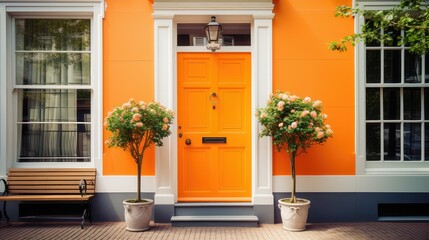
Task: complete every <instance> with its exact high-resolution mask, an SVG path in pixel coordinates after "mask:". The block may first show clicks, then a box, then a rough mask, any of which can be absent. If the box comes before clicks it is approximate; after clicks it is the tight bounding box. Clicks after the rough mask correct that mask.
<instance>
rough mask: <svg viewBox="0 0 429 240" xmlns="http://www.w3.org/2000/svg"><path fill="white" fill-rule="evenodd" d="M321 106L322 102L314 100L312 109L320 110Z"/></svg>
mask: <svg viewBox="0 0 429 240" xmlns="http://www.w3.org/2000/svg"><path fill="white" fill-rule="evenodd" d="M321 106H322V101H320V100H316V101H315V102H314V103H313V107H314V108H320V107H321Z"/></svg>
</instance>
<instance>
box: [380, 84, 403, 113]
mask: <svg viewBox="0 0 429 240" xmlns="http://www.w3.org/2000/svg"><path fill="white" fill-rule="evenodd" d="M399 101H400V92H399V89H398V88H385V89H384V90H383V110H384V111H383V118H384V119H385V120H399V117H400V114H399V113H400V104H399V103H400V102H399Z"/></svg>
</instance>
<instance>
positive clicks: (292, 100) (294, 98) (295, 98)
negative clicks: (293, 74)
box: [289, 95, 299, 102]
mask: <svg viewBox="0 0 429 240" xmlns="http://www.w3.org/2000/svg"><path fill="white" fill-rule="evenodd" d="M289 99H290V101H291V102H294V101H296V100H298V99H299V97H298V96H296V95H293V96H290V97H289Z"/></svg>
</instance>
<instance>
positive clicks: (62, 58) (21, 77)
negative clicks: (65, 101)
mask: <svg viewBox="0 0 429 240" xmlns="http://www.w3.org/2000/svg"><path fill="white" fill-rule="evenodd" d="M90 64H91V63H90V54H89V53H16V84H18V85H48V84H51V85H89V84H90V76H91V75H90Z"/></svg>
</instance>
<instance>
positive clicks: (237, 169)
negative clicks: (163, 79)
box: [177, 53, 251, 202]
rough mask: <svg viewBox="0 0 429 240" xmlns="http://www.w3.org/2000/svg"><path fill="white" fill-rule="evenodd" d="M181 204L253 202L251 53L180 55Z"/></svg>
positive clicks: (179, 182)
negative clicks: (192, 202) (187, 202)
mask: <svg viewBox="0 0 429 240" xmlns="http://www.w3.org/2000/svg"><path fill="white" fill-rule="evenodd" d="M177 61H178V64H177V65H178V67H177V68H178V88H177V89H178V98H179V99H178V128H179V129H178V133H179V138H178V171H179V172H178V178H179V180H178V200H179V201H182V202H184V201H189V202H190V201H194V202H195V201H198V202H219V201H222V202H228V201H240V202H243V201H251V148H250V147H251V132H250V129H251V127H250V122H251V121H250V120H251V101H250V89H251V87H250V53H178V56H177Z"/></svg>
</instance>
